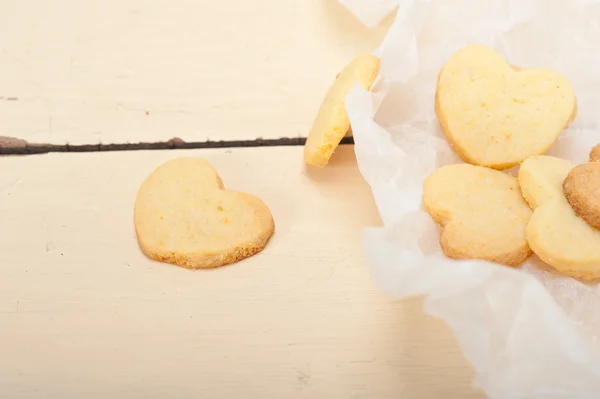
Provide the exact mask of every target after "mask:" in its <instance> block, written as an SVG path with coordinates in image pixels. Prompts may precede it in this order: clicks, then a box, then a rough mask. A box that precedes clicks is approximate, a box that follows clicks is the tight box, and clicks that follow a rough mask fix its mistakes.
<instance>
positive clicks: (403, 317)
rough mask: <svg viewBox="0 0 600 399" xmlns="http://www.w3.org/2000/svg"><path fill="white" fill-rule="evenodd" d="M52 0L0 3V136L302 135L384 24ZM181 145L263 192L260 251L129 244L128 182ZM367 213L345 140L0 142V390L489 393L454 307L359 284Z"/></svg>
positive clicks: (187, 394)
mask: <svg viewBox="0 0 600 399" xmlns="http://www.w3.org/2000/svg"><path fill="white" fill-rule="evenodd" d="M60 3H61V5H62V7H59V6H57V5H53V6H50V3H49V2H42V1H39V0H37V1H34V0H19V1H5V2H2V3H0V37H2V41H1V42H0V44H1V45H0V97H3V98H2V99H0V129H1V130H0V135H4V136H12V137H18V138H21V139H24V140H27V141H28V142H30V143H50V144H64V143H71V144H95V143H98V142H102V143H109V144H111V143H126V142H156V141H161V140H167V139H170V138H172V137H174V136H178V137H181V138H183V139H185V140H186V141H197V142H202V141H205V140H206V139H213V138H214V139H215V140H220V139H222V140H251V139H254V138H257V137H264V138H280V137H297V136H303V135H304V134H305V132H306V131H308V128H309V126H310V123H311V121H312V117H313V116H314V112H315V111H316V109H317V108H318V105H319V101H320V99H321V98H320V97H321V95H322V94H323V92H324V91H325V90H326V87H327V85H328V84H329V83H330V81H331V78H332V76H335V73H336V72H337V70H338V69H339V67H340V66H341V65H343V64H344V63H345V62H347V61H348V59H349V58H351V57H352V56H353V55H354V54H355V53H356V52H357V51H359V50H370V49H371V48H372V47H374V46H375V45H377V44H378V40H379V38H380V37H381V36H382V35H383V32H384V31H385V26H382V27H381V28H378V29H377V30H375V31H371V32H369V31H367V30H366V29H365V28H363V27H361V26H360V25H359V24H358V22H356V21H355V20H354V19H353V18H352V17H351V16H350V15H349V14H348V13H347V12H346V11H345V10H344V9H343V8H341V7H340V6H338V5H337V3H336V1H335V0H305V1H303V2H298V1H294V0H285V1H284V0H262V1H257V2H247V1H245V0H237V1H228V2H218V1H212V2H209V1H207V0H203V1H195V2H193V1H183V0H178V1H170V2H167V1H158V0H145V1H137V0H128V1H118V0H108V1H104V2H93V4H92V2H82V1H75V0H63V1H61V2H60ZM53 4H54V3H53ZM232 5H236V6H238V7H239V8H238V11H232V10H229V9H228V8H229V7H230V6H232ZM9 98H10V99H9ZM13 98H17V100H14V99H13ZM178 156H199V157H204V158H206V159H207V160H209V161H210V162H211V163H213V165H214V166H215V167H216V168H217V169H218V170H219V172H220V175H221V177H222V178H223V181H224V182H225V185H226V186H227V187H229V188H232V189H236V190H242V191H247V192H249V193H252V194H254V195H257V196H258V197H260V198H262V199H263V200H264V201H265V202H266V203H267V204H268V205H269V207H270V208H271V210H272V212H273V215H274V218H275V222H276V226H277V227H276V234H275V236H274V237H273V238H272V240H271V241H270V243H269V245H268V246H267V248H266V249H265V250H264V251H263V252H262V253H260V254H258V255H256V256H254V257H252V258H250V259H247V260H245V261H242V262H241V263H239V264H236V265H232V266H229V267H225V268H220V269H216V270H208V271H202V270H201V271H195V272H193V271H189V270H184V269H180V268H177V267H174V266H169V265H164V264H160V263H156V262H152V261H150V260H148V259H147V258H145V257H144V256H143V254H142V253H141V252H140V250H139V249H138V246H137V242H136V239H135V235H134V230H133V223H132V211H133V201H134V198H135V194H136V191H137V189H138V188H139V185H140V184H141V182H142V181H143V179H144V178H145V177H146V176H147V175H148V174H149V173H150V172H151V171H152V170H153V169H154V168H155V167H156V166H158V165H159V164H161V163H162V162H164V161H165V160H167V159H171V158H174V157H178ZM379 223H380V221H379V218H378V215H377V211H376V208H375V205H374V202H373V200H372V197H371V193H370V191H369V188H368V186H367V184H366V183H365V182H364V180H363V179H362V177H361V176H360V174H359V172H358V169H357V166H356V160H355V158H354V154H353V148H352V146H343V147H341V148H340V150H339V151H338V152H337V153H336V155H335V157H334V159H333V160H332V162H331V163H330V165H329V166H328V167H327V168H325V169H323V170H312V169H305V167H304V165H303V164H302V147H298V146H296V147H262V148H227V149H202V150H181V151H179V150H178V151H168V150H163V151H123V152H93V153H80V154H72V153H53V154H47V155H33V156H4V157H0V398H11V399H12V398H27V399H29V398H61V399H62V398H115V399H119V398H177V399H179V398H194V399H196V398H330V399H335V398H378V399H379V398H390V399H391V398H403V399H404V398H409V399H411V398H423V399H426V398H427V399H429V398H438V397H444V398H482V395H481V394H480V393H479V392H476V391H475V390H473V389H472V388H470V380H471V378H472V372H471V370H470V368H469V366H468V365H467V364H466V362H465V361H464V359H463V357H462V355H461V354H460V352H459V350H458V348H457V346H456V343H455V341H454V338H453V337H452V335H451V334H450V331H449V329H448V328H447V326H446V325H444V324H442V323H440V322H438V321H435V320H432V319H431V318H428V317H426V316H424V315H423V314H422V312H421V310H420V302H419V301H418V300H413V301H403V302H400V301H394V300H391V299H389V298H385V297H383V296H382V295H381V294H380V293H379V292H378V291H377V289H376V287H375V286H374V285H373V282H372V280H371V277H370V275H369V273H368V270H367V265H366V264H365V261H364V259H363V256H362V252H361V235H362V230H363V229H364V228H365V227H367V226H373V225H377V224H379Z"/></svg>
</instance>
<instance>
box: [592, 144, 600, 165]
mask: <svg viewBox="0 0 600 399" xmlns="http://www.w3.org/2000/svg"><path fill="white" fill-rule="evenodd" d="M590 162H600V144H598V145H597V146H595V147H594V148H592V151H590Z"/></svg>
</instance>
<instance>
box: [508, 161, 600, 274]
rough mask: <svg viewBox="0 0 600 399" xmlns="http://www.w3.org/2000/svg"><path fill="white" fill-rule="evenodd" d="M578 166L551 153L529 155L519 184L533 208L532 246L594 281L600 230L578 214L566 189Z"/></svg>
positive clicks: (562, 267)
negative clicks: (566, 180) (567, 195)
mask: <svg viewBox="0 0 600 399" xmlns="http://www.w3.org/2000/svg"><path fill="white" fill-rule="evenodd" d="M574 167H575V165H574V164H573V163H571V162H569V161H565V160H564V159H560V158H554V157H550V156H543V155H542V156H533V157H530V158H527V159H526V160H525V161H524V162H523V164H522V165H521V168H520V169H519V178H518V179H519V185H520V186H521V191H522V193H523V196H524V197H525V199H526V200H527V202H528V203H529V204H530V205H531V207H532V208H533V209H534V213H533V216H532V217H531V220H530V221H529V223H528V224H527V229H526V234H527V241H528V243H529V246H530V247H531V249H532V250H533V252H535V253H536V254H537V255H538V256H539V257H540V259H542V260H543V261H544V262H546V263H547V264H549V265H550V266H552V267H554V268H555V269H556V270H558V271H559V272H561V273H563V274H566V275H568V276H572V277H575V278H580V279H583V280H593V279H597V278H599V277H600V230H598V229H595V228H593V227H592V226H590V225H589V224H588V223H586V222H585V220H583V219H581V218H579V217H577V215H576V214H575V212H574V211H573V209H572V208H571V206H570V205H569V202H568V201H567V199H566V197H565V195H564V192H563V182H564V181H565V179H566V178H567V176H568V175H569V173H570V172H571V171H572V170H573V168H574Z"/></svg>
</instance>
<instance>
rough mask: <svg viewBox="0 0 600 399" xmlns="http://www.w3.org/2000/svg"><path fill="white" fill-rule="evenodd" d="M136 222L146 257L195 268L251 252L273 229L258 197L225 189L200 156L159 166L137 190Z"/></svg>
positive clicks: (265, 209) (241, 256)
mask: <svg viewBox="0 0 600 399" xmlns="http://www.w3.org/2000/svg"><path fill="white" fill-rule="evenodd" d="M134 220H135V230H136V233H137V238H138V241H139V244H140V247H141V249H142V251H143V252H144V253H145V254H146V255H147V256H148V257H150V258H152V259H155V260H158V261H162V262H167V263H171V264H175V265H178V266H182V267H186V268H193V269H197V268H207V267H217V266H223V265H226V264H230V263H233V262H236V261H239V260H241V259H243V258H246V257H249V256H251V255H254V254H255V253H257V252H259V251H261V250H262V249H263V248H264V247H265V245H266V244H267V241H268V240H269V238H270V237H271V236H272V235H273V232H274V229H275V224H274V222H273V217H272V216H271V212H270V211H269V208H267V206H266V205H265V204H264V203H263V202H262V201H261V200H260V199H258V198H256V197H253V196H251V195H249V194H244V193H239V192H234V191H229V190H225V188H224V187H223V183H222V182H221V179H220V178H219V176H218V174H217V172H216V170H215V169H214V168H213V167H212V165H210V164H209V163H208V162H206V161H205V160H202V159H198V158H179V159H175V160H172V161H168V162H166V163H165V164H163V165H161V166H160V167H158V168H157V169H156V170H155V171H154V172H153V173H152V174H151V175H150V176H149V177H148V178H147V179H146V180H145V181H144V183H143V184H142V186H141V187H140V189H139V191H138V194H137V198H136V200H135V210H134Z"/></svg>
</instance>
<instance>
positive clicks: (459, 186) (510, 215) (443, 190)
mask: <svg viewBox="0 0 600 399" xmlns="http://www.w3.org/2000/svg"><path fill="white" fill-rule="evenodd" d="M423 204H424V207H425V210H426V211H427V212H428V213H429V214H430V215H431V217H432V218H433V219H434V220H435V221H436V223H438V224H439V225H440V226H441V228H442V233H441V237H440V244H441V247H442V249H443V251H444V253H445V254H446V255H447V256H448V257H450V258H454V259H482V260H487V261H491V262H496V263H500V264H504V265H507V266H518V265H520V264H521V263H523V262H524V261H525V260H526V259H527V258H528V257H529V256H530V255H531V250H530V248H529V246H528V245H527V240H526V238H525V226H526V225H527V222H528V221H529V218H530V217H531V214H532V211H531V208H530V207H529V206H528V205H527V203H526V202H525V201H524V200H523V197H522V196H521V192H520V190H519V185H518V184H517V180H516V179H515V178H514V177H512V176H510V175H507V174H505V173H503V172H500V171H497V170H493V169H489V168H485V167H481V166H474V165H469V164H460V165H449V166H444V167H442V168H440V169H438V170H436V171H435V172H433V173H432V174H430V175H429V176H428V177H427V178H426V179H425V182H424V183H423Z"/></svg>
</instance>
